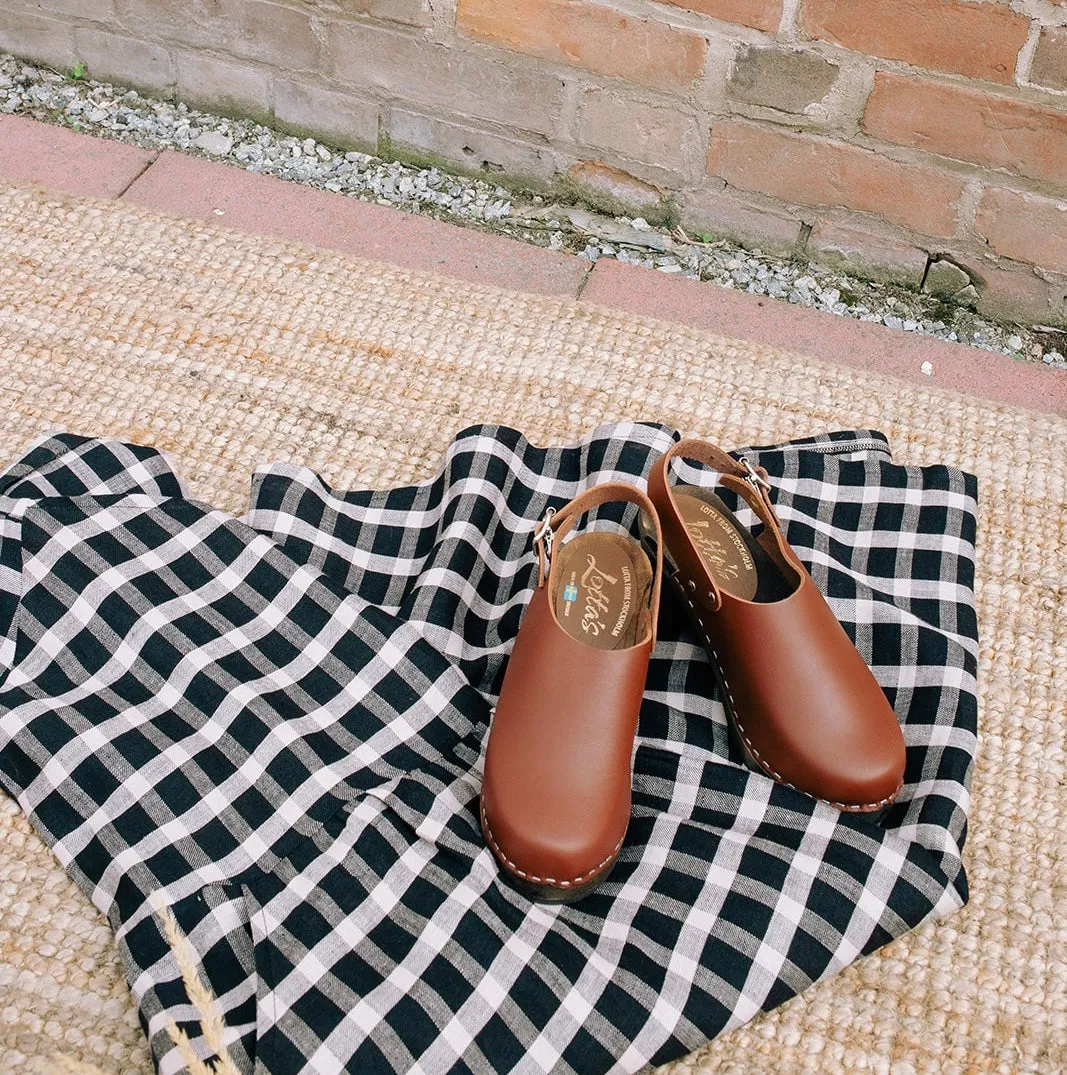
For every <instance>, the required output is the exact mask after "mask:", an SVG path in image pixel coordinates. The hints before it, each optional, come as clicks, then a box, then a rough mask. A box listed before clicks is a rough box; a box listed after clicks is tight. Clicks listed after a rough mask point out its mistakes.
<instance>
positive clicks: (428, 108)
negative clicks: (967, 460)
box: [0, 0, 1067, 323]
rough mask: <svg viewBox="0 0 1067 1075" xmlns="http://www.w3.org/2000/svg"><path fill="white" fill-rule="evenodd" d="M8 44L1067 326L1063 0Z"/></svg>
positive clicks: (732, 7) (29, 19) (167, 25)
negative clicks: (956, 268)
mask: <svg viewBox="0 0 1067 1075" xmlns="http://www.w3.org/2000/svg"><path fill="white" fill-rule="evenodd" d="M0 48H2V49H6V50H8V51H11V52H14V53H16V54H18V55H22V56H26V57H32V58H34V59H37V60H42V61H44V62H46V63H50V64H52V65H54V66H58V67H64V68H66V67H71V66H73V65H74V63H76V62H79V61H80V62H84V63H85V64H86V65H87V66H88V70H89V73H90V74H91V75H92V76H94V77H97V78H101V79H106V80H111V81H117V82H122V83H128V84H132V85H134V86H137V87H139V88H142V89H146V90H149V91H151V92H155V93H157V94H162V95H167V96H177V97H178V98H180V99H182V100H186V101H188V102H190V103H192V104H199V105H203V106H206V107H209V108H212V109H215V110H218V111H224V112H225V111H229V112H234V113H240V114H247V115H252V116H256V117H259V118H263V119H266V120H268V121H271V122H274V123H276V124H277V125H278V126H281V127H283V128H288V129H292V130H294V131H299V132H301V133H309V134H315V135H318V136H319V137H321V138H323V139H324V140H326V141H330V142H334V143H339V144H344V145H352V146H357V147H360V148H375V147H377V148H379V149H381V150H382V151H385V152H390V151H392V152H397V153H401V154H410V153H412V152H415V153H418V154H423V155H427V156H431V157H432V156H437V157H439V158H445V159H447V160H449V161H452V162H455V163H456V164H459V165H461V166H463V167H465V168H468V169H473V170H477V169H487V170H489V171H492V172H493V173H494V174H497V175H498V176H499V175H504V176H510V177H513V178H516V179H519V180H522V181H525V182H531V183H534V184H538V185H545V186H551V185H554V184H555V185H562V186H564V187H566V186H568V185H569V186H571V187H575V186H577V187H581V188H583V189H584V190H586V191H588V192H592V194H593V195H594V196H600V197H616V198H619V199H621V200H622V201H623V202H624V203H627V204H629V205H631V206H633V207H635V208H636V207H640V208H641V209H642V211H644V212H645V214H646V215H654V214H657V213H658V214H659V215H661V216H664V215H666V216H674V217H676V218H677V219H680V220H681V221H682V222H683V223H684V224H686V225H688V226H689V227H691V228H693V229H696V230H699V231H701V232H712V233H715V234H729V235H731V236H734V237H736V238H740V239H742V240H744V241H747V242H749V243H751V244H758V245H762V246H764V247H765V248H777V249H783V250H784V249H790V248H794V247H798V246H799V247H807V248H808V249H809V250H811V251H812V252H813V253H815V254H817V255H818V256H819V257H820V258H822V259H829V260H832V259H835V258H836V259H839V260H842V261H845V262H846V263H849V264H851V265H852V266H853V267H856V266H857V265H858V266H859V267H861V268H865V269H868V270H871V271H872V272H873V271H876V270H877V269H878V268H879V267H880V268H881V269H882V270H883V271H884V272H885V273H887V274H888V275H890V276H893V277H895V278H898V279H903V280H906V281H909V282H911V283H914V284H918V283H919V282H920V281H921V280H922V278H923V274H924V272H925V271H926V266H927V263H928V259H929V258H930V257H933V258H946V259H949V260H953V261H955V262H957V263H958V264H959V265H961V266H963V267H964V268H965V269H967V270H968V272H969V273H970V274H971V276H972V277H973V278H974V279H975V281H976V283H977V285H978V289H979V291H980V294H981V300H980V301H981V308H982V309H984V310H985V311H986V312H989V313H994V314H1006V315H1008V316H1020V317H1029V318H1033V319H1037V320H1040V321H1045V322H1055V323H1065V322H1067V308H1065V306H1067V0H281V2H277V3H275V2H272V0H33V2H26V0H0Z"/></svg>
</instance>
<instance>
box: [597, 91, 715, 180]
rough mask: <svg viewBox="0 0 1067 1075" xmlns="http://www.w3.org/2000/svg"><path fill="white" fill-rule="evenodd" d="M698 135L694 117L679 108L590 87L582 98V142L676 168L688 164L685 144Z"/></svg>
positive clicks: (621, 154)
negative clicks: (685, 155) (645, 101)
mask: <svg viewBox="0 0 1067 1075" xmlns="http://www.w3.org/2000/svg"><path fill="white" fill-rule="evenodd" d="M695 136H696V132H695V127H694V120H693V117H692V116H689V115H687V114H686V113H685V112H683V111H681V110H680V109H678V108H668V107H664V106H661V105H652V104H646V103H644V102H642V101H631V100H627V99H625V98H622V97H619V96H618V94H616V93H613V92H611V91H609V90H590V91H588V92H587V93H586V94H585V96H584V97H583V98H582V105H581V113H580V117H579V121H578V138H579V141H580V142H581V143H582V145H585V146H596V147H598V148H600V149H610V150H612V151H614V152H615V153H618V154H619V155H620V156H622V157H626V158H628V159H630V160H634V161H640V162H642V163H644V164H651V165H655V166H656V167H657V168H665V169H669V170H672V171H681V169H682V168H683V167H684V152H683V149H684V146H685V144H686V142H687V141H689V140H691V139H694V138H695Z"/></svg>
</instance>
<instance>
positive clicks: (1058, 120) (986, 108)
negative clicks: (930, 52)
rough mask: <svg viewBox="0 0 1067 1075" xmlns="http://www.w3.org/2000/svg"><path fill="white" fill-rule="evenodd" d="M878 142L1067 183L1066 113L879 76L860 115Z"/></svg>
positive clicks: (950, 86)
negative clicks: (879, 139)
mask: <svg viewBox="0 0 1067 1075" xmlns="http://www.w3.org/2000/svg"><path fill="white" fill-rule="evenodd" d="M863 129H864V130H865V131H866V132H867V133H868V134H870V135H873V136H874V137H875V138H882V139H884V140H885V141H887V142H895V143H897V145H902V146H914V147H915V148H916V149H925V150H928V151H930V152H932V153H941V154H943V155H944V156H946V157H955V158H957V159H958V160H966V161H973V162H974V163H975V164H985V165H991V166H992V167H994V168H1007V169H1009V170H1010V171H1013V172H1018V173H1019V174H1020V175H1025V176H1029V177H1030V178H1031V179H1047V180H1049V181H1050V182H1053V183H1057V182H1058V183H1063V184H1065V185H1067V113H1064V112H1054V111H1052V110H1051V109H1048V108H1042V107H1041V106H1039V105H1033V104H1029V103H1027V102H1025V101H1016V100H1013V99H1012V98H1011V97H1004V96H1002V95H1001V94H995V93H987V92H986V91H984V90H980V89H974V88H972V87H970V86H960V85H956V84H948V83H943V82H933V81H931V80H929V79H921V78H909V77H907V76H904V75H896V74H891V73H890V72H888V71H880V72H879V73H878V75H877V77H876V78H875V82H874V91H873V92H872V93H871V96H870V99H869V100H868V102H867V109H866V111H865V112H864V115H863Z"/></svg>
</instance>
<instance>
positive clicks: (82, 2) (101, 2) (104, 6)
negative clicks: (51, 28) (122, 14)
mask: <svg viewBox="0 0 1067 1075" xmlns="http://www.w3.org/2000/svg"><path fill="white" fill-rule="evenodd" d="M33 6H34V7H37V8H41V10H43V11H57V12H59V13H60V14H63V15H77V16H78V18H79V19H92V20H93V21H95V22H109V21H110V20H111V15H112V12H113V11H114V6H113V4H112V0H36V2H35V3H34V5H33Z"/></svg>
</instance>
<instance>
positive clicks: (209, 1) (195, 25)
mask: <svg viewBox="0 0 1067 1075" xmlns="http://www.w3.org/2000/svg"><path fill="white" fill-rule="evenodd" d="M115 17H116V21H117V24H118V28H119V29H120V30H126V31H128V32H129V33H130V34H131V35H137V36H144V37H152V38H163V39H164V40H166V41H173V42H175V43H176V44H182V45H205V46H208V47H210V48H216V49H225V48H226V47H228V45H229V41H230V37H231V36H232V27H231V26H230V24H229V23H228V22H227V21H226V20H224V19H223V18H222V0H115Z"/></svg>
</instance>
